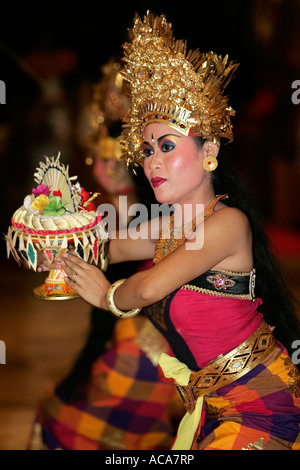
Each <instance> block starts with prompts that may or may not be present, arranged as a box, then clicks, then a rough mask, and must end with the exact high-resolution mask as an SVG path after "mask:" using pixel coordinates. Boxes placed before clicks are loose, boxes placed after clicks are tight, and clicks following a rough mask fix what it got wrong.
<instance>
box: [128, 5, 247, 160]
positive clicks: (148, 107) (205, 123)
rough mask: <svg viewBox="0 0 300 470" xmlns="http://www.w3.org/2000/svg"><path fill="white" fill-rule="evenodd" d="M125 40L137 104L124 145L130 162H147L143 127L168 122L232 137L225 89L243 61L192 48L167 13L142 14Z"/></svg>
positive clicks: (186, 132)
mask: <svg viewBox="0 0 300 470" xmlns="http://www.w3.org/2000/svg"><path fill="white" fill-rule="evenodd" d="M129 38H130V42H127V43H125V44H124V45H123V48H124V57H123V60H124V62H125V65H124V68H123V70H122V71H121V74H122V76H123V77H124V78H125V79H126V80H127V81H128V82H129V83H130V85H131V108H130V110H129V112H128V115H127V116H126V118H125V119H124V126H123V127H124V130H123V134H122V144H123V146H124V154H125V155H124V158H126V160H127V162H128V163H133V164H136V163H142V161H143V155H142V147H141V146H142V141H143V135H142V133H143V129H144V127H145V126H146V125H147V124H148V123H150V122H157V123H163V124H167V125H168V126H170V127H172V128H175V129H177V130H178V131H180V132H182V133H183V134H184V135H200V136H202V137H203V138H205V139H211V140H214V141H215V142H217V143H219V142H220V137H224V138H227V139H229V140H230V141H231V140H232V124H231V119H230V118H231V116H233V115H234V114H235V112H234V110H233V109H232V108H231V107H230V106H228V98H227V97H226V96H223V91H224V89H225V88H226V86H227V85H228V83H229V82H230V80H231V79H232V78H233V73H234V71H235V70H236V68H237V67H238V64H236V63H234V62H232V61H231V62H229V61H228V56H225V57H224V58H222V57H221V56H217V55H216V54H215V53H213V52H208V53H201V52H199V50H198V49H197V50H195V51H189V52H188V53H187V47H186V42H185V41H182V40H176V39H175V38H174V37H173V31H172V29H171V24H170V23H168V22H167V20H166V17H165V16H164V15H161V16H154V15H153V14H152V13H150V12H147V14H146V15H145V16H144V19H143V21H142V20H141V18H140V17H139V16H138V15H136V16H135V19H134V25H133V28H132V29H131V30H129Z"/></svg>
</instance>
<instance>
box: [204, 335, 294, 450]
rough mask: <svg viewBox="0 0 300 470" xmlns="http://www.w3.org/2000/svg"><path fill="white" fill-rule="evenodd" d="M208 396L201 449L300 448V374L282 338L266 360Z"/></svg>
mask: <svg viewBox="0 0 300 470" xmlns="http://www.w3.org/2000/svg"><path fill="white" fill-rule="evenodd" d="M204 401H205V415H204V416H203V417H202V418H204V419H202V423H203V424H202V428H201V435H200V437H199V438H198V442H196V444H195V450H196V449H198V450H300V374H299V371H298V370H297V368H296V367H295V365H294V364H293V363H292V361H291V359H290V358H289V356H288V354H287V352H286V350H285V349H284V348H283V347H281V345H280V344H279V343H278V347H277V348H276V349H275V350H274V351H273V352H272V353H271V355H270V356H268V358H267V359H266V360H265V361H263V362H262V363H261V364H260V365H258V366H256V367H255V368H254V369H253V370H251V371H250V372H248V373H247V374H246V375H245V376H243V377H241V378H240V379H238V380H236V381H235V382H233V383H231V384H229V385H227V386H225V387H223V388H220V389H219V390H217V391H215V392H212V393H210V394H208V395H205V397H204Z"/></svg>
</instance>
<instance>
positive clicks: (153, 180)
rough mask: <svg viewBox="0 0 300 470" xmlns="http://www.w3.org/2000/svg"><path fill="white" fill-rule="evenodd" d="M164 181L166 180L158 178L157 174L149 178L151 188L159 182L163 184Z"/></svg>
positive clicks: (158, 184) (155, 186)
mask: <svg viewBox="0 0 300 470" xmlns="http://www.w3.org/2000/svg"><path fill="white" fill-rule="evenodd" d="M165 181H167V180H166V179H165V178H160V177H159V176H156V177H155V178H151V183H152V186H153V188H157V187H158V186H160V185H161V184H163V183H164V182H165Z"/></svg>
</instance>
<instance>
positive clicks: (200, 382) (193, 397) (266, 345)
mask: <svg viewBox="0 0 300 470" xmlns="http://www.w3.org/2000/svg"><path fill="white" fill-rule="evenodd" d="M275 347H276V339H275V338H274V336H273V334H272V332H271V330H270V327H269V325H268V324H267V323H266V322H265V321H263V322H262V324H261V326H260V327H259V328H258V329H257V330H256V331H255V332H254V333H253V334H252V335H251V336H250V338H248V339H246V340H245V341H244V342H243V343H242V344H240V345H239V346H237V347H236V348H235V349H233V350H232V351H230V352H229V353H228V354H226V355H225V356H223V355H222V354H221V355H220V356H218V357H217V359H216V360H214V361H213V362H211V363H209V364H208V365H207V366H206V367H204V368H203V369H201V370H199V371H197V372H192V373H191V376H190V380H189V384H188V385H186V386H181V385H176V387H177V390H178V392H179V395H180V397H181V398H182V400H183V402H184V404H185V407H186V409H187V411H188V412H189V413H192V412H193V411H194V409H195V404H196V401H197V398H198V397H199V396H201V395H206V394H208V393H210V392H213V391H214V390H217V389H218V388H221V387H224V386H225V385H228V384H230V383H231V382H234V381H235V380H237V379H238V378H240V377H242V376H243V375H245V374H247V372H249V371H250V370H251V369H253V368H254V367H256V366H257V365H258V364H259V363H260V362H261V361H263V360H264V359H265V358H266V357H267V356H268V355H269V354H270V353H271V352H272V351H273V349H274V348H275Z"/></svg>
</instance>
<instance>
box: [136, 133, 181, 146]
mask: <svg viewBox="0 0 300 470" xmlns="http://www.w3.org/2000/svg"><path fill="white" fill-rule="evenodd" d="M169 136H171V137H175V138H176V139H182V137H183V136H182V137H181V136H179V135H176V134H164V135H162V136H161V137H159V138H158V139H157V142H158V144H160V143H161V141H162V140H163V139H165V138H166V137H169ZM144 145H149V146H150V147H152V144H150V143H149V142H147V141H144Z"/></svg>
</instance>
